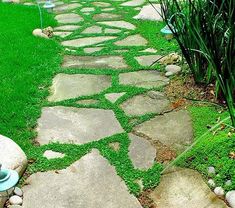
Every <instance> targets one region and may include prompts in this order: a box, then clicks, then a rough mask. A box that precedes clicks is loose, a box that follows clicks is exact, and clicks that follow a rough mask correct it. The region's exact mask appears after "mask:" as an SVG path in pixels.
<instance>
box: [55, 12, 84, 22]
mask: <svg viewBox="0 0 235 208" xmlns="http://www.w3.org/2000/svg"><path fill="white" fill-rule="evenodd" d="M55 19H56V20H57V21H58V22H59V23H62V24H67V23H78V22H81V21H82V20H83V18H82V17H80V16H79V15H78V14H74V13H68V14H59V15H56V16H55Z"/></svg>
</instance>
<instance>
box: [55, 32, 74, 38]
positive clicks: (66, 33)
mask: <svg viewBox="0 0 235 208" xmlns="http://www.w3.org/2000/svg"><path fill="white" fill-rule="evenodd" d="M71 34H72V32H66V31H59V32H53V35H55V36H59V37H61V38H65V37H67V36H69V35H71Z"/></svg>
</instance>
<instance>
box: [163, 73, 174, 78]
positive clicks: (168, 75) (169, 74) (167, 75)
mask: <svg viewBox="0 0 235 208" xmlns="http://www.w3.org/2000/svg"><path fill="white" fill-rule="evenodd" d="M172 75H174V73H173V72H166V73H165V76H166V77H170V76H172Z"/></svg>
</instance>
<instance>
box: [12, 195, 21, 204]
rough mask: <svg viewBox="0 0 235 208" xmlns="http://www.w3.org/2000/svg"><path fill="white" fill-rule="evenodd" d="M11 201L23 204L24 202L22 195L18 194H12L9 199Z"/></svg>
mask: <svg viewBox="0 0 235 208" xmlns="http://www.w3.org/2000/svg"><path fill="white" fill-rule="evenodd" d="M9 203H10V204H11V205H21V204H22V203H23V200H22V198H21V197H19V196H17V195H14V196H11V197H10V199H9Z"/></svg>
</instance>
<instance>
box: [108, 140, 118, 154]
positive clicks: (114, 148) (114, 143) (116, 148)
mask: <svg viewBox="0 0 235 208" xmlns="http://www.w3.org/2000/svg"><path fill="white" fill-rule="evenodd" d="M109 147H110V148H112V149H113V150H114V151H115V152H117V151H119V149H120V143H119V142H111V143H109Z"/></svg>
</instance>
